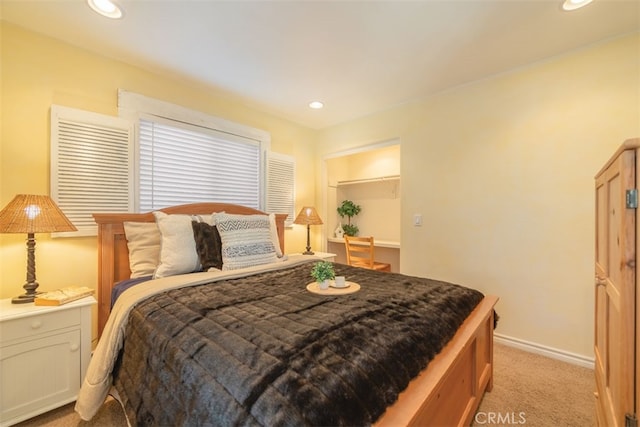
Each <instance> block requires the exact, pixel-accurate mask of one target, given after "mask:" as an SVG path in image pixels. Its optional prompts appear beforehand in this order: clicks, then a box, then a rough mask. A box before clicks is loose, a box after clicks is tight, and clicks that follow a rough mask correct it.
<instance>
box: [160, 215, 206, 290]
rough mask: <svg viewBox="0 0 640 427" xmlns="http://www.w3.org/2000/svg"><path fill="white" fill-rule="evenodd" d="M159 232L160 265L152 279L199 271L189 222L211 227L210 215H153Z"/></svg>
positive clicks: (198, 262)
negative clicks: (204, 223)
mask: <svg viewBox="0 0 640 427" xmlns="http://www.w3.org/2000/svg"><path fill="white" fill-rule="evenodd" d="M153 214H154V215H155V217H156V223H157V224H158V229H159V230H160V234H161V236H162V238H161V245H160V263H159V265H158V267H157V268H156V270H155V273H154V275H153V278H154V279H159V278H161V277H167V276H174V275H176V274H184V273H192V272H194V271H198V270H200V258H198V252H197V251H196V241H195V239H194V237H193V227H192V226H191V221H201V222H206V223H207V224H209V225H213V223H212V216H211V215H168V214H166V213H164V212H160V211H156V212H154V213H153Z"/></svg>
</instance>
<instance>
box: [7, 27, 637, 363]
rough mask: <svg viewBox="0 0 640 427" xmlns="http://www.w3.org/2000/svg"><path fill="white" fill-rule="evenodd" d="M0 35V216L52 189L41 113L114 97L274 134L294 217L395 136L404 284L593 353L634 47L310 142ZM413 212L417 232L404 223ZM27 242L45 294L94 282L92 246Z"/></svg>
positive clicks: (118, 66)
mask: <svg viewBox="0 0 640 427" xmlns="http://www.w3.org/2000/svg"><path fill="white" fill-rule="evenodd" d="M0 25H1V26H2V27H1V31H0V36H1V42H2V53H1V57H0V60H1V69H0V73H1V74H0V80H1V81H0V83H1V87H0V89H1V91H2V92H1V95H2V97H1V98H2V99H1V105H0V117H1V120H0V136H1V140H0V205H2V206H4V205H6V203H8V202H9V201H10V199H11V198H12V197H13V196H14V195H15V194H16V193H44V194H48V193H49V108H50V106H51V104H59V105H65V106H69V107H73V108H81V109H86V110H90V111H96V112H99V113H104V114H111V115H116V114H117V108H116V105H117V104H116V103H117V90H118V89H120V88H122V89H126V90H129V91H132V92H137V93H141V94H143V95H147V96H151V97H154V98H158V99H162V100H165V101H168V102H173V103H176V104H180V105H184V106H186V107H188V108H193V109H198V110H201V111H205V112H207V113H210V114H213V115H217V116H220V117H224V118H226V119H228V120H233V121H237V122H241V123H244V124H246V125H249V126H253V127H256V128H260V129H264V130H266V131H269V132H270V133H271V136H272V149H273V150H274V151H277V152H281V153H284V154H289V155H293V156H294V157H295V158H296V161H297V180H296V190H297V198H296V209H300V208H301V207H302V206H303V205H307V204H315V205H318V204H319V202H321V201H322V200H326V195H324V193H323V192H324V191H325V190H324V189H323V186H325V185H326V182H322V179H321V167H320V164H321V161H320V159H323V158H324V156H326V155H330V154H331V153H337V152H342V151H345V150H349V149H353V148H356V147H361V146H363V145H366V144H371V143H376V142H379V141H388V140H392V139H394V138H399V139H400V143H401V151H402V156H401V175H402V196H401V212H402V220H401V242H402V250H401V266H402V270H403V272H405V273H408V274H415V275H420V276H427V277H432V278H436V279H443V280H449V281H452V282H456V283H461V284H464V285H467V286H470V287H475V288H478V289H480V290H482V291H483V292H486V293H490V294H496V295H498V296H500V298H501V302H500V303H499V305H498V312H499V314H500V316H501V322H500V325H499V328H498V331H497V332H499V333H501V334H503V335H506V336H510V337H515V338H518V339H521V340H525V341H529V342H532V343H537V344H540V345H545V346H549V347H553V348H557V349H561V350H564V351H568V352H573V353H576V354H579V355H585V356H587V357H591V355H592V335H593V332H592V329H593V314H592V313H593V259H594V256H593V242H594V237H593V230H594V226H593V222H594V215H593V206H594V198H593V176H594V174H595V173H596V172H597V170H598V169H599V168H600V166H601V165H602V164H603V163H604V162H605V161H606V160H607V159H608V157H609V156H610V154H611V153H612V152H613V151H614V150H615V149H616V148H617V146H618V145H619V144H620V143H621V142H622V141H623V140H624V139H626V138H629V137H634V136H639V135H640V120H639V117H640V81H639V80H640V79H639V76H640V58H639V56H640V53H639V52H640V49H639V48H640V35H638V34H634V35H630V36H627V37H623V38H619V39H615V40H612V41H609V42H607V43H603V44H600V45H595V46H592V47H589V48H585V49H582V50H579V51H575V52H572V53H570V54H567V55H563V56H559V57H556V58H552V59H549V60H546V61H544V62H540V63H536V64H532V65H531V66H528V67H524V68H521V69H518V70H514V71H512V72H508V73H504V74H502V75H499V76H495V77H493V78H490V79H485V80H482V81H478V82H475V83H472V84H468V85H465V86H461V87H458V88H455V89H452V90H449V91H447V92H444V93H441V94H439V95H437V96H433V97H430V98H428V99H425V100H422V101H420V102H416V103H412V104H407V105H404V106H401V107H398V108H395V109H391V110H388V111H385V112H382V113H380V114H376V115H372V116H370V117H366V118H363V119H360V120H356V121H353V122H349V123H346V124H344V125H340V126H336V127H333V128H329V129H326V130H324V131H319V132H318V131H312V130H309V129H306V128H304V127H300V126H296V125H294V124H292V123H290V122H287V121H285V120H282V119H279V118H277V117H274V116H271V115H268V114H264V113H261V112H259V111H255V110H252V109H250V108H248V107H246V105H245V104H244V103H243V102H242V100H240V99H236V98H230V97H229V96H228V95H225V94H222V93H220V92H218V91H216V90H214V89H212V88H207V87H203V86H198V85H196V84H189V83H187V82H184V81H182V80H180V79H177V78H173V77H170V76H161V75H159V74H155V73H151V72H147V71H144V70H142V69H139V68H135V67H132V66H130V65H127V64H124V63H121V62H118V61H114V60H111V59H108V58H104V57H101V56H99V55H96V54H92V53H89V52H86V51H83V50H80V49H77V48H74V47H72V46H69V45H67V44H63V43H60V42H57V41H55V40H53V39H50V38H46V37H42V36H39V35H37V34H34V33H32V32H28V31H24V30H22V29H20V28H17V27H15V26H12V25H9V24H6V23H1V24H0ZM312 174H313V175H312ZM310 176H314V177H315V179H309V177H310ZM320 208H321V209H323V208H324V207H323V206H320ZM415 213H421V214H423V216H424V224H423V226H422V227H413V226H412V225H411V220H412V217H413V214H415ZM317 228H320V227H314V230H312V233H313V239H314V242H312V246H313V247H314V248H319V247H321V246H322V242H321V239H320V238H319V236H320V231H319V230H317ZM24 237H25V236H20V235H0V297H1V298H7V297H10V296H13V295H15V294H19V293H21V292H22V288H21V286H22V284H23V282H24V278H25V264H26V251H25V246H24ZM37 239H38V245H37V250H36V252H37V255H36V261H37V273H38V279H39V281H40V283H41V287H42V289H44V290H46V289H54V288H58V287H61V286H66V285H88V286H94V285H95V283H96V260H97V254H96V242H95V238H72V239H51V238H50V237H49V236H48V235H38V236H37ZM286 239H287V251H288V252H293V251H300V250H303V248H304V246H305V245H306V242H305V241H306V230H305V229H304V227H301V226H294V228H293V229H292V230H290V231H288V232H287V237H286Z"/></svg>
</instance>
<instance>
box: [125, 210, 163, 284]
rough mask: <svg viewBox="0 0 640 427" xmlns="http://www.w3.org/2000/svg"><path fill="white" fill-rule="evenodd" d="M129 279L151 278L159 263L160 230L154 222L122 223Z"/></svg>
mask: <svg viewBox="0 0 640 427" xmlns="http://www.w3.org/2000/svg"><path fill="white" fill-rule="evenodd" d="M123 225H124V234H125V236H126V238H127V247H128V248H129V269H130V270H131V276H130V277H131V278H132V279H135V278H138V277H144V276H151V275H153V272H154V271H155V270H156V267H157V266H158V263H159V262H160V230H158V226H157V225H156V223H155V222H124V223H123Z"/></svg>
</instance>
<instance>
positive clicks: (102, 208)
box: [51, 105, 134, 236]
mask: <svg viewBox="0 0 640 427" xmlns="http://www.w3.org/2000/svg"><path fill="white" fill-rule="evenodd" d="M133 129H134V125H133V123H131V122H130V121H128V120H124V119H120V118H117V117H111V116H106V115H102V114H97V113H92V112H88V111H82V110H75V109H72V108H67V107H61V106H57V105H52V106H51V197H52V198H53V199H54V200H55V201H56V202H57V204H58V206H59V207H60V209H61V210H62V211H63V212H64V213H65V215H66V216H67V217H68V218H69V220H70V221H71V222H73V224H74V225H75V226H76V228H77V229H78V231H76V232H70V233H56V235H57V236H60V235H71V236H78V235H81V236H86V235H96V234H97V227H96V224H95V222H94V220H93V217H92V214H93V213H96V212H101V213H109V212H130V211H131V210H132V207H133V191H132V190H133V189H132V185H131V182H132V177H133V172H132V171H133V169H132V159H133V134H134V132H133Z"/></svg>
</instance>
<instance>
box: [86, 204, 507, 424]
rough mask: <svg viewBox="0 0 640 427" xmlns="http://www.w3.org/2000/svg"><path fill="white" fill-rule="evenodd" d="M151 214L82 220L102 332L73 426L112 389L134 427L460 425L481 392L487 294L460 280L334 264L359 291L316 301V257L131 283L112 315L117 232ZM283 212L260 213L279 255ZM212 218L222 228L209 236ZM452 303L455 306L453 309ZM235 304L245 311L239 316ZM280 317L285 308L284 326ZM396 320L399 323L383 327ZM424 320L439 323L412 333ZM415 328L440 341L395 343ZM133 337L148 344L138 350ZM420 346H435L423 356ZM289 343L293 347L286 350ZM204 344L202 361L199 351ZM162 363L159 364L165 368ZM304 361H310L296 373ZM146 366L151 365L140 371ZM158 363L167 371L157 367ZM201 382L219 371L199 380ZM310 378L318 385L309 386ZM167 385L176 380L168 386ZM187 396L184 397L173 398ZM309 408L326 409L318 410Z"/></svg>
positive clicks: (224, 207) (186, 211) (121, 261)
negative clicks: (94, 262)
mask: <svg viewBox="0 0 640 427" xmlns="http://www.w3.org/2000/svg"><path fill="white" fill-rule="evenodd" d="M162 212H163V213H162V215H166V216H172V217H178V216H184V215H189V216H191V217H192V218H193V217H194V216H197V217H200V216H206V215H210V214H211V213H224V214H228V217H229V218H231V217H233V216H236V215H243V216H246V217H247V218H249V217H264V216H266V214H265V213H263V212H260V211H257V210H254V209H251V208H247V207H242V206H237V205H230V204H216V203H199V204H190V205H181V206H175V207H171V208H166V209H163V210H162ZM158 215H160V214H157V213H156V214H152V213H146V214H132V213H126V214H95V215H94V218H95V220H96V222H97V224H98V230H99V234H98V245H99V283H98V325H99V326H98V328H99V334H100V335H101V338H100V340H99V343H98V346H97V348H96V351H95V352H94V357H93V359H92V361H91V364H90V366H89V370H88V372H87V376H86V378H85V380H84V383H83V385H82V388H81V391H80V394H79V397H78V401H77V404H76V411H78V413H79V414H80V415H81V417H82V418H83V419H90V418H91V417H92V416H93V414H95V412H96V411H97V409H98V408H99V406H100V404H101V403H102V401H104V398H105V397H106V395H107V393H109V392H111V393H112V394H115V395H116V396H117V398H118V399H119V400H120V401H121V403H123V406H124V407H125V411H126V412H127V416H128V417H129V419H130V421H131V422H132V424H139V425H143V424H162V423H166V422H167V420H169V418H166V417H172V418H171V421H172V424H183V425H186V424H193V423H195V424H209V425H235V424H246V425H301V424H307V425H318V424H324V425H370V424H373V425H376V426H399V425H434V426H435V425H446V426H452V425H469V424H470V423H471V421H472V419H473V416H474V414H475V411H476V410H477V407H478V405H479V404H480V400H481V398H482V395H483V393H484V392H485V391H490V390H491V388H492V375H493V328H494V322H495V318H494V316H495V314H494V306H495V304H496V302H497V298H496V297H493V296H483V295H481V294H479V293H477V291H472V290H469V289H467V288H463V287H461V286H458V285H452V284H447V283H443V282H438V281H432V280H429V279H422V278H414V277H410V276H404V275H400V274H396V273H381V272H373V271H369V270H365V269H359V268H354V267H349V266H345V265H340V264H335V268H336V273H337V274H342V275H345V276H346V277H347V280H353V281H354V282H358V283H360V284H361V287H362V289H360V290H359V291H358V292H356V293H353V294H350V295H339V296H330V297H327V296H324V295H316V294H313V293H310V292H308V291H307V290H306V288H305V285H306V284H307V283H309V282H312V281H313V279H312V278H311V277H310V276H309V275H308V271H309V270H310V268H311V266H312V265H313V263H314V262H316V261H318V259H315V258H314V257H309V256H298V257H295V256H290V257H289V259H286V258H287V257H286V256H284V257H282V259H278V261H277V262H275V263H269V264H264V265H260V266H256V267H248V268H244V267H243V268H238V269H234V270H229V271H218V270H216V269H212V270H211V272H197V273H190V274H176V275H170V276H168V277H162V278H159V279H154V280H153V281H148V282H143V283H142V284H141V285H138V286H135V287H134V288H132V289H130V290H128V291H126V292H124V293H123V294H122V295H121V296H120V298H119V299H118V301H116V303H115V305H114V306H113V308H112V307H111V304H112V301H111V297H112V290H113V289H114V286H115V284H117V283H119V282H121V281H123V280H127V279H129V278H130V276H131V263H130V261H131V260H130V259H129V247H128V245H127V239H126V237H125V224H131V223H154V222H158V224H159V221H160V220H159V219H158V218H159V217H158ZM219 218H223V219H225V218H227V217H219ZM284 218H285V216H284V215H271V216H270V220H271V222H270V226H271V230H270V233H271V234H270V236H271V239H272V240H271V241H272V243H273V246H274V247H275V246H278V248H277V249H279V253H281V252H283V251H284ZM220 224H223V222H220V223H218V228H220V227H221V225H220ZM194 229H195V225H194ZM225 233H226V231H225ZM221 234H223V233H222V231H221ZM275 236H277V238H276V237H275ZM263 237H264V236H263ZM225 239H227V235H226V234H225V235H224V238H223V241H224V240H225ZM276 242H277V243H276ZM203 265H204V264H203ZM230 265H231V264H230ZM265 284H268V286H266V285H265ZM398 289H401V290H402V292H397V290H398ZM263 292H266V293H263ZM458 294H460V297H461V298H462V295H464V298H465V302H464V303H463V302H462V299H461V300H460V302H459V301H458V300H457V299H454V298H458ZM186 298H193V299H188V300H187V299H186ZM423 300H424V301H425V303H424V304H423ZM185 301H188V302H185ZM426 301H430V303H431V302H433V303H434V305H436V306H437V305H438V304H440V306H439V308H437V310H439V311H434V312H433V313H432V312H431V311H425V312H424V313H425V314H424V316H423V315H422V311H420V310H423V309H424V310H432V308H427V306H426ZM439 301H440V302H439ZM374 304H378V305H374ZM183 306H186V307H187V312H178V311H176V312H175V313H174V312H173V311H171V312H170V313H169V314H166V313H164V311H166V308H167V307H168V308H169V310H174V307H180V308H179V309H180V310H182V309H183V308H182V307H183ZM423 306H424V308H423ZM453 306H460V307H461V309H462V308H463V307H466V311H465V312H464V315H462V314H461V313H458V312H457V311H456V310H453V309H452V307H453ZM196 307H197V309H196ZM318 307H320V308H318ZM176 310H177V309H176ZM189 310H192V312H189ZM230 310H231V311H230ZM238 310H242V313H243V314H242V315H238V314H237V313H238ZM278 310H280V311H278ZM161 311H162V312H163V313H164V314H162V316H169V317H176V318H177V317H185V316H192V314H193V312H196V313H197V314H196V315H195V317H196V318H197V319H196V320H193V319H189V320H188V321H186V322H185V324H182V323H181V324H180V325H178V326H175V328H176V331H180V332H167V331H169V330H171V328H172V326H170V325H172V324H173V323H170V322H169V323H167V320H166V317H161V315H160V314H159V313H160V312H161ZM185 313H186V314H185ZM189 313H191V314H189ZM230 313H233V314H232V315H230ZM282 313H286V315H285V317H284V318H282V317H281V316H283V314H282ZM301 313H304V315H302V314H301ZM230 316H231V317H230ZM429 316H432V317H429ZM433 316H435V317H433ZM154 318H156V320H154ZM229 318H233V321H229V320H228V319H229ZM253 318H255V319H253ZM399 318H402V319H403V320H402V321H403V322H405V323H399V324H396V323H394V322H396V321H397V320H398V319H399ZM427 318H428V321H427V320H426V319H427ZM158 319H160V320H158ZM251 319H253V320H251ZM449 319H450V320H449ZM285 320H286V321H285ZM249 321H251V322H257V323H247V322H249ZM154 322H155V323H154ZM202 322H206V325H207V327H206V328H203V327H201V326H198V325H200V324H203V323H202ZM265 322H266V323H265ZM420 322H422V323H420ZM427 323H428V324H433V325H437V327H432V328H422V327H415V326H416V325H423V324H425V325H426V324H427ZM192 324H194V325H196V326H194V327H193V329H194V330H195V331H196V332H195V333H194V332H192V336H189V335H186V333H185V335H184V336H183V335H181V334H182V333H183V332H182V331H183V330H184V329H187V327H186V326H185V325H189V326H188V327H189V328H192V327H191V325H192ZM154 325H155V326H154ZM158 325H163V326H162V327H158ZM165 325H169V326H165ZM265 325H268V326H265ZM274 325H277V327H274ZM320 325H323V327H326V329H321V328H320V327H319V326H320ZM452 325H455V327H454V326H452ZM223 327H224V328H226V329H221V328H223ZM198 328H200V329H198ZM262 329H264V331H262ZM364 329H370V330H373V331H374V334H375V335H374V336H372V337H366V336H365V335H362V334H363V333H364V332H363V331H364ZM426 329H433V330H436V329H437V330H438V333H442V335H443V337H437V338H436V336H435V332H433V333H432V332H429V334H432V335H433V336H432V335H425V336H426V337H427V338H425V339H424V342H422V341H420V340H422V338H419V339H418V341H416V340H417V338H416V337H417V336H418V335H415V336H414V335H411V336H409V337H408V338H406V339H405V338H402V340H400V338H399V337H400V335H401V333H402V332H403V331H406V332H407V333H410V334H414V333H417V332H416V331H418V330H419V331H421V332H420V333H421V334H422V333H426V332H423V331H424V330H426ZM210 331H215V332H210ZM230 331H232V332H233V333H231V332H230ZM256 331H258V332H259V333H258V332H256ZM376 331H377V332H376ZM206 334H210V335H211V336H212V337H210V338H211V339H212V340H219V342H215V343H213V344H207V345H211V346H212V348H213V347H215V349H214V350H211V349H210V348H209V347H207V345H203V344H202V343H200V342H197V343H196V341H195V340H196V339H200V338H199V335H206ZM193 335H198V337H197V338H194V337H193ZM163 336H164V338H163ZM238 336H239V337H240V338H238ZM420 336H422V335H420ZM274 337H275V338H274ZM327 337H330V338H327ZM363 337H364V338H363ZM145 339H148V340H150V341H152V344H146V345H145V344H144V343H142V342H143V341H144V340H145ZM163 340H164V341H163ZM376 340H380V342H377V341H376ZM394 340H397V341H394ZM403 340H404V341H403ZM437 340H440V341H441V342H440V343H438V341H437ZM431 341H433V342H434V343H435V344H434V346H435V348H431ZM256 342H261V343H264V348H262V349H260V350H256V349H255V348H254V344H255V343H256ZM427 342H429V346H427V345H426V343H427ZM247 343H250V345H247ZM290 344H291V346H293V345H301V347H300V348H297V349H292V347H291V348H290ZM154 346H156V347H162V348H163V351H165V353H163V354H162V355H159V353H158V354H156V350H155V349H154V348H153V347H154ZM172 346H173V347H172ZM190 346H194V347H197V350H194V351H192V352H191V353H189V356H188V357H184V355H183V353H185V352H186V350H185V351H183V350H184V349H185V348H189V347H190ZM224 346H227V347H224ZM385 346H389V347H391V348H390V349H389V351H390V353H389V354H386V355H382V356H380V357H382V358H383V359H381V360H376V359H375V358H373V356H372V355H376V357H378V356H377V353H379V352H380V353H382V352H381V351H379V350H378V349H380V348H383V347H385ZM223 347H224V348H223ZM245 347H246V348H245ZM356 347H357V348H356ZM423 347H424V349H422V348H423ZM202 348H207V349H208V350H207V351H211V355H209V356H207V357H205V356H204V355H203V354H204V353H206V352H204V351H203V350H201V349H202ZM219 348H220V349H222V350H220V349H219ZM239 348H243V350H242V351H240V350H238V349H239ZM416 348H420V349H422V350H420V352H418V350H417V349H416ZM414 351H415V355H414V354H413V352H414ZM234 352H239V353H241V354H232V355H231V356H232V357H229V358H224V359H223V358H222V357H221V356H220V355H221V354H223V353H224V354H227V353H234ZM430 352H431V353H434V354H429V353H430ZM177 353H180V354H179V355H176V354H177ZM294 353H295V354H294ZM423 353H424V354H423ZM436 353H437V354H436ZM282 354H286V357H283V356H282ZM341 356H342V357H341ZM384 357H386V358H387V359H384ZM243 358H244V359H243ZM296 358H298V359H296ZM389 358H390V359H389ZM169 359H171V364H169V363H167V360H169ZM183 359H188V361H186V362H185V361H184V360H183ZM193 359H197V360H196V361H194V360H193ZM276 359H277V360H276ZM345 359H346V360H345ZM153 360H156V361H155V362H153V363H152V362H149V361H153ZM239 360H240V361H241V362H238V361H239ZM283 360H286V361H287V363H289V365H290V366H285V364H283ZM425 360H426V361H425ZM176 361H177V362H176ZM212 361H215V363H213V362H212ZM312 362H313V363H317V364H318V366H317V367H315V366H314V367H308V366H310V364H311V363H312ZM154 363H155V365H158V367H154V366H152V365H153V364H154ZM162 363H166V364H167V366H166V367H165V368H163V367H162ZM394 363H399V365H398V367H394V368H393V369H392V370H393V373H392V374H390V373H389V372H388V371H389V369H387V368H386V367H387V366H395V365H393V364H394ZM141 364H144V366H146V369H145V370H144V372H143V373H142V374H141V372H142V371H141V370H140V369H137V372H136V369H134V368H131V367H132V366H133V367H135V366H140V365H141ZM190 364H193V366H192V365H190ZM249 364H250V365H251V366H248V365H249ZM196 365H197V367H196ZM414 365H415V366H414ZM425 365H426V367H425ZM176 366H180V368H176ZM247 366H248V367H247ZM372 367H373V368H372ZM369 370H370V371H369ZM176 371H178V372H176ZM212 371H217V373H215V372H213V373H212ZM245 371H246V372H245ZM361 371H366V372H361ZM194 372H198V374H197V375H196V374H194ZM208 375H218V377H215V378H211V379H207V380H206V381H204V380H203V378H204V377H205V376H208ZM169 376H174V377H175V378H173V379H172V380H171V382H169V383H168V384H170V386H169V389H170V390H171V393H167V392H166V390H167V385H166V384H165V385H162V386H158V385H157V384H156V383H159V382H162V381H165V378H166V377H169ZM379 377H387V383H380V384H378V383H377V382H375V381H378V379H379ZM283 378H284V379H283ZM319 378H320V379H321V381H320V382H319V383H318V384H315V383H314V384H311V383H310V382H311V381H316V380H318V379H319ZM267 379H268V380H269V381H271V382H269V383H267V382H266V381H267ZM167 381H168V380H167ZM139 382H144V383H145V385H144V387H140V389H141V390H140V391H138V390H136V388H137V387H138V385H137V383H139ZM148 383H153V384H151V385H150V384H148ZM176 384H186V386H184V389H183V388H180V389H177V390H178V391H176V389H173V387H177V385H176ZM213 384H215V386H214V385H213ZM310 384H311V385H310ZM328 384H330V385H331V387H332V388H331V389H330V390H329V389H328V387H329V385H328ZM153 387H160V388H153ZM180 387H183V386H180ZM378 388H379V390H378ZM163 390H165V391H164V392H163ZM194 390H195V391H194ZM203 390H205V391H203ZM336 390H337V391H336ZM287 393H289V394H287ZM332 393H337V394H336V395H333V394H332ZM123 394H125V395H124V396H123ZM165 394H166V395H167V396H161V395H165ZM187 395H189V396H191V397H190V398H189V399H187V398H186V397H184V396H187ZM198 395H199V397H198ZM175 396H180V399H178V400H180V401H175V400H176V398H175ZM336 396H339V397H336ZM145 399H146V401H147V402H148V401H150V400H154V399H163V400H158V402H157V404H155V405H151V404H149V403H146V405H147V406H146V407H145V403H144V402H145ZM198 399H199V400H198ZM183 400H185V401H183ZM186 400H188V401H186ZM319 401H325V402H324V403H322V402H320V403H318V402H319ZM369 401H372V402H373V403H374V407H373V409H370V408H368V407H366V405H365V403H366V404H368V403H367V402H369ZM154 402H155V401H154ZM238 402H241V403H242V405H245V404H246V402H249V404H248V405H246V406H250V408H246V407H242V405H240V407H238V408H235V405H236V404H237V403H238ZM363 402H364V403H363ZM205 403H206V404H205ZM316 403H318V404H319V405H320V404H322V405H325V406H321V405H320V406H318V407H317V408H316V407H315V406H314V405H315V404H316ZM181 405H182V406H181ZM288 405H297V406H295V407H293V406H292V407H289V406H288ZM154 406H155V407H160V408H161V409H162V410H156V409H155V407H154ZM361 406H362V409H360V407H361ZM356 407H357V408H356ZM141 408H142V409H141ZM179 408H190V409H179ZM230 408H231V409H230ZM163 411H164V414H163V413H160V412H163ZM167 412H168V415H167ZM163 417H164V418H163ZM198 417H200V418H198Z"/></svg>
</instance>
